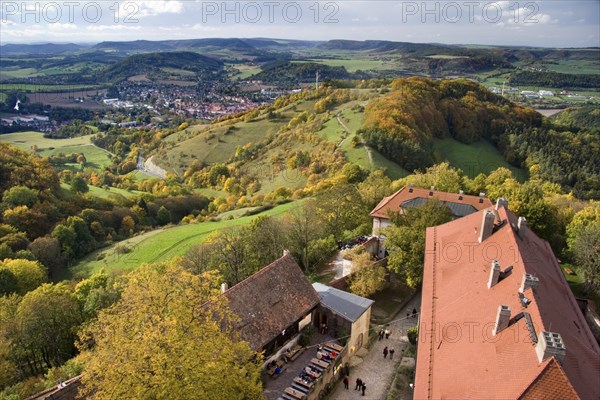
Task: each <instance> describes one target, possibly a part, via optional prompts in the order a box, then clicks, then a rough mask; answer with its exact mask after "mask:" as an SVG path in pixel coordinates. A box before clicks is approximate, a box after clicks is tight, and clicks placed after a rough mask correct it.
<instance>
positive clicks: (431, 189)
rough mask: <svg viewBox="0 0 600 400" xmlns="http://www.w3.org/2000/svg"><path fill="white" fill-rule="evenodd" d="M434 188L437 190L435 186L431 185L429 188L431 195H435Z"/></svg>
mask: <svg viewBox="0 0 600 400" xmlns="http://www.w3.org/2000/svg"><path fill="white" fill-rule="evenodd" d="M434 190H435V186H431V187H430V188H429V195H430V196H433V191H434Z"/></svg>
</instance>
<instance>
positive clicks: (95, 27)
mask: <svg viewBox="0 0 600 400" xmlns="http://www.w3.org/2000/svg"><path fill="white" fill-rule="evenodd" d="M86 29H87V30H88V31H90V32H104V31H139V30H140V29H141V27H140V26H127V25H90V26H88V27H87V28H86Z"/></svg>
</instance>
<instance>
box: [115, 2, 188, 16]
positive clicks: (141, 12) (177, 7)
mask: <svg viewBox="0 0 600 400" xmlns="http://www.w3.org/2000/svg"><path fill="white" fill-rule="evenodd" d="M132 4H134V5H135V6H137V7H138V9H137V11H136V12H135V15H134V16H133V18H136V17H139V18H144V17H154V16H157V15H161V14H181V12H182V11H183V3H182V2H181V1H178V0H150V1H134V2H127V3H124V4H121V7H122V8H123V9H124V10H123V11H125V12H127V11H128V12H130V13H132V12H133V8H132V7H131V5H132ZM127 7H129V8H128V9H127V10H126V9H125V8H127Z"/></svg>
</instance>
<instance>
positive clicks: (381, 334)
mask: <svg viewBox="0 0 600 400" xmlns="http://www.w3.org/2000/svg"><path fill="white" fill-rule="evenodd" d="M381 339H383V329H380V330H379V340H381Z"/></svg>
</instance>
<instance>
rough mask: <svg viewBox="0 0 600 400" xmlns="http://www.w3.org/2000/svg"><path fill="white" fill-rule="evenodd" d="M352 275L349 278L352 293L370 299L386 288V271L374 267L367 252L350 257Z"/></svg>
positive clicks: (380, 267)
mask: <svg viewBox="0 0 600 400" xmlns="http://www.w3.org/2000/svg"><path fill="white" fill-rule="evenodd" d="M350 260H351V261H352V274H351V275H350V276H349V277H348V278H349V279H348V280H349V282H348V285H349V288H350V291H351V292H352V293H354V294H357V295H359V296H362V297H369V296H371V295H372V294H374V293H377V292H378V291H380V290H382V289H383V288H384V287H385V282H386V281H385V275H386V273H387V272H386V269H385V267H383V266H380V265H374V263H373V260H372V258H371V255H370V254H369V253H368V252H366V251H364V250H363V251H361V252H359V253H353V254H351V255H350Z"/></svg>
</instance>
